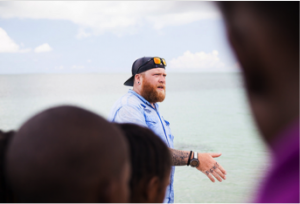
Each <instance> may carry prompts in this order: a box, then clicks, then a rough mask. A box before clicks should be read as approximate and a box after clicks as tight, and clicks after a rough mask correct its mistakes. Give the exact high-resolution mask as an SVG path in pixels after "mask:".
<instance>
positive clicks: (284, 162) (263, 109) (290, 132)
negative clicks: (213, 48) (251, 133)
mask: <svg viewBox="0 0 300 204" xmlns="http://www.w3.org/2000/svg"><path fill="white" fill-rule="evenodd" d="M218 5H219V7H220V9H221V11H222V13H223V16H224V18H225V24H226V29H227V34H228V38H229V41H230V43H231V46H232V48H233V50H234V52H235V54H236V57H237V59H238V60H239V62H240V64H241V70H242V75H243V78H244V81H245V86H246V91H247V95H248V99H249V104H250V107H251V110H252V113H253V116H254V119H255V122H256V124H257V126H258V129H259V130H260V133H261V135H262V138H263V139H264V141H265V142H266V143H267V145H268V146H269V147H270V149H271V150H272V152H273V161H274V163H273V166H272V167H271V169H270V172H268V175H267V177H266V180H265V182H264V183H263V184H262V187H261V189H260V191H259V195H258V197H257V199H256V200H255V202H259V203H261V202H268V203H274V202H280V203H287V202H295V203H299V2H218ZM249 154H251V152H249Z"/></svg>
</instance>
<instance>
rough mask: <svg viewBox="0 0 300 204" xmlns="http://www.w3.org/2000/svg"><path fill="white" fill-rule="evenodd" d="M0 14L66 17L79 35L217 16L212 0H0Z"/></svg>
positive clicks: (122, 31) (123, 31)
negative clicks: (198, 0) (172, 0)
mask: <svg viewBox="0 0 300 204" xmlns="http://www.w3.org/2000/svg"><path fill="white" fill-rule="evenodd" d="M0 17H1V18H20V19H24V18H29V19H52V20H67V21H71V22H73V23H75V24H77V25H78V26H79V28H78V34H77V37H78V38H84V37H89V36H92V35H98V34H102V33H105V32H111V33H114V34H116V35H123V34H134V33H136V32H138V30H139V29H141V28H143V27H145V26H150V27H151V28H153V29H156V30H160V29H163V28H165V27H167V26H179V25H184V24H188V23H192V22H196V21H199V20H203V19H216V18H220V14H219V11H218V10H217V9H216V8H215V7H214V5H213V3H211V2H178V1H174V2H171V1H163V2H158V1H154V2H152V1H125V2H120V1H88V2H84V1H72V2H71V1H54V2H50V1H45V2H41V1H19V2H2V3H0Z"/></svg>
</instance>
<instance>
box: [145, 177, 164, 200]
mask: <svg viewBox="0 0 300 204" xmlns="http://www.w3.org/2000/svg"><path fill="white" fill-rule="evenodd" d="M160 188H161V183H160V180H159V178H158V177H157V176H154V177H152V178H151V179H150V181H149V182H148V184H147V187H146V192H145V199H146V201H147V202H148V203H156V202H157V201H156V199H157V197H158V196H159V193H160V190H161V189H160Z"/></svg>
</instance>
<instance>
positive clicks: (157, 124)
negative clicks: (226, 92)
mask: <svg viewBox="0 0 300 204" xmlns="http://www.w3.org/2000/svg"><path fill="white" fill-rule="evenodd" d="M166 65H167V64H166V61H165V60H164V59H163V58H160V57H142V58H139V59H137V60H136V61H135V62H134V63H133V65H132V76H131V77H130V78H129V79H128V80H127V81H126V82H125V83H124V85H127V86H133V89H132V90H129V91H128V93H126V94H125V95H124V96H122V97H121V98H120V99H119V100H118V101H117V102H116V103H115V104H114V106H113V108H112V111H111V113H110V116H109V118H110V120H111V121H112V122H118V123H135V124H138V125H141V126H145V127H148V128H149V129H151V130H152V131H153V132H154V133H156V135H158V136H159V137H160V138H161V139H162V140H163V141H164V142H165V143H166V144H167V145H168V147H169V148H170V151H171V155H172V162H173V167H172V172H171V178H170V185H169V186H168V188H167V192H166V196H165V200H164V203H173V202H174V188H173V181H174V171H175V168H174V166H182V165H187V166H189V165H190V166H192V167H195V168H196V169H197V170H199V171H201V172H203V173H204V174H206V175H207V176H208V178H209V179H210V180H211V181H212V182H215V179H214V177H215V178H216V179H217V180H218V181H220V182H221V181H222V179H225V174H226V171H225V170H224V169H223V168H222V166H221V165H220V164H218V163H217V162H216V161H215V160H214V159H213V158H215V157H219V156H221V154H217V153H197V152H193V151H182V150H175V149H173V148H174V144H173V140H174V136H173V135H172V133H171V129H170V123H169V122H168V121H167V120H165V119H164V118H163V116H162V115H161V114H160V112H159V107H158V104H157V102H162V101H163V100H164V99H165V96H166V76H167V74H166V71H165V67H166ZM149 165H150V164H149ZM153 165H155V164H153Z"/></svg>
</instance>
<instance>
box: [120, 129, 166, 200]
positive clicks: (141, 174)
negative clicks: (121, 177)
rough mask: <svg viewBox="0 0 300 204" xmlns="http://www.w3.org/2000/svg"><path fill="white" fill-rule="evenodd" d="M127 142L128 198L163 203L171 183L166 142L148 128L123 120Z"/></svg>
mask: <svg viewBox="0 0 300 204" xmlns="http://www.w3.org/2000/svg"><path fill="white" fill-rule="evenodd" d="M119 127H121V129H122V130H123V131H124V133H125V135H126V138H127V139H128V142H129V146H130V157H131V179H130V189H131V196H130V202H132V203H162V202H163V201H164V197H165V193H166V188H167V186H168V185H169V183H170V173H171V166H172V160H171V154H170V150H169V148H168V147H167V145H166V144H165V143H164V142H163V141H162V140H161V139H160V138H159V137H158V136H157V135H155V134H154V133H153V132H152V131H151V130H150V129H148V128H145V127H141V126H139V125H135V124H128V123H123V124H119Z"/></svg>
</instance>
